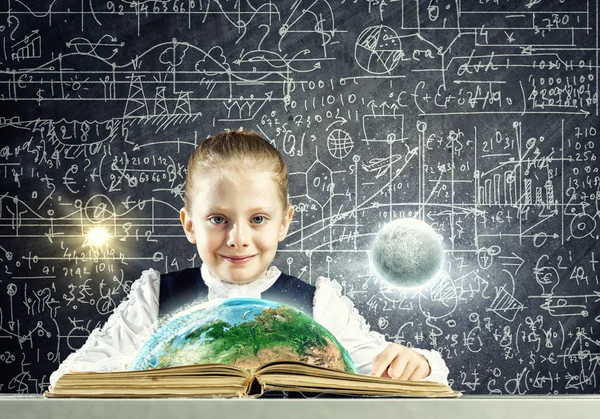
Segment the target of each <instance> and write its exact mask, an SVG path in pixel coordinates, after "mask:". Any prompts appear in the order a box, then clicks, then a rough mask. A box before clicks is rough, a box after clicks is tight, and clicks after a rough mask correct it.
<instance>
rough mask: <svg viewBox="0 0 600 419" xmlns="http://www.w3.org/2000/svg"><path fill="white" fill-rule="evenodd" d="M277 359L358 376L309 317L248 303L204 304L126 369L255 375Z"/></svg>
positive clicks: (344, 354) (289, 309)
mask: <svg viewBox="0 0 600 419" xmlns="http://www.w3.org/2000/svg"><path fill="white" fill-rule="evenodd" d="M281 360H286V361H302V362H306V363H308V364H311V365H317V366H322V367H326V368H332V369H337V370H342V371H348V372H356V369H355V367H354V364H353V362H352V360H351V358H350V356H349V355H348V352H347V351H346V349H345V348H344V347H343V346H342V345H341V344H340V343H339V342H338V341H337V340H336V338H335V337H334V336H333V335H332V334H331V332H329V331H328V330H327V329H326V328H324V327H323V326H321V325H320V324H319V323H317V322H315V321H314V320H313V319H312V318H311V317H310V316H308V315H306V314H304V313H302V312H301V311H299V310H296V309H294V308H292V307H289V306H286V305H283V304H279V303H276V302H273V301H267V300H258V299H251V298H235V299H228V300H223V301H222V302H220V303H218V304H214V303H207V304H203V305H201V306H199V309H198V310H195V311H193V312H192V313H191V314H185V315H182V316H180V317H176V318H174V319H173V320H171V321H170V322H169V323H167V324H166V325H164V326H163V327H162V328H160V329H159V330H158V331H157V332H155V334H154V335H153V337H152V338H151V339H150V340H149V341H148V342H147V343H146V345H145V346H144V348H142V350H141V351H140V353H139V354H138V356H137V357H136V360H134V363H133V364H132V367H131V368H130V369H148V368H166V367H172V366H178V365H189V364H205V363H223V364H233V365H236V366H239V367H241V368H244V369H248V370H254V369H256V368H257V367H259V366H260V365H262V364H264V363H266V362H270V361H281Z"/></svg>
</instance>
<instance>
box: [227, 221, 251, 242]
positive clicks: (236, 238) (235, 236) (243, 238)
mask: <svg viewBox="0 0 600 419" xmlns="http://www.w3.org/2000/svg"><path fill="white" fill-rule="evenodd" d="M248 236H249V235H248V227H247V226H245V225H242V224H241V223H235V224H234V225H233V226H232V227H231V230H229V236H228V237H227V246H229V247H238V248H241V247H247V246H248Z"/></svg>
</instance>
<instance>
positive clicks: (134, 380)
mask: <svg viewBox="0 0 600 419" xmlns="http://www.w3.org/2000/svg"><path fill="white" fill-rule="evenodd" d="M269 392H300V393H310V394H315V393H316V394H325V395H326V394H331V395H347V396H380V397H459V396H460V395H461V393H459V392H455V391H453V390H452V389H451V388H450V387H448V386H447V385H444V384H440V383H435V382H429V381H402V380H394V379H391V378H380V377H372V376H367V375H361V374H354V373H349V372H344V371H339V370H334V369H328V368H323V367H318V366H314V365H309V364H306V363H303V362H298V361H275V362H270V363H267V364H264V365H262V366H260V367H259V368H257V369H255V370H254V371H252V372H251V371H248V370H244V369H242V368H238V367H236V366H234V365H229V364H195V365H185V366H178V367H169V368H159V369H150V370H141V371H123V372H71V373H67V374H65V375H63V376H62V377H60V378H59V380H58V381H57V383H56V385H55V386H54V387H52V388H50V389H49V390H48V391H47V392H46V393H45V396H46V397H77V398H135V397H223V398H241V397H250V398H256V397H261V396H263V395H268V393H269Z"/></svg>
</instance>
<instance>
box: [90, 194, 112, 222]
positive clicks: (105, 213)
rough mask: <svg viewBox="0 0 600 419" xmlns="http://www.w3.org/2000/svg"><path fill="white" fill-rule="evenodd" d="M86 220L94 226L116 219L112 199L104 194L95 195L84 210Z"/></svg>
mask: <svg viewBox="0 0 600 419" xmlns="http://www.w3.org/2000/svg"><path fill="white" fill-rule="evenodd" d="M83 212H84V213H85V216H86V218H87V219H88V220H89V221H90V222H91V223H93V224H99V223H102V222H105V221H107V220H110V219H112V218H114V217H115V215H116V214H115V205H114V204H113V202H112V201H111V199H110V198H109V197H108V196H106V195H102V194H98V195H94V196H92V197H91V198H90V199H88V201H87V202H86V203H85V207H84V208H83Z"/></svg>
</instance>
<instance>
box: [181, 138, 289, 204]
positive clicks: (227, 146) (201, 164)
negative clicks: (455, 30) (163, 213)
mask: <svg viewBox="0 0 600 419" xmlns="http://www.w3.org/2000/svg"><path fill="white" fill-rule="evenodd" d="M247 170H260V171H264V172H270V173H272V174H273V180H274V181H275V183H276V184H277V186H278V187H279V196H280V198H281V202H282V204H283V209H284V211H286V210H287V209H288V207H289V206H290V204H289V202H288V191H289V187H288V169H287V166H286V164H285V161H284V160H283V157H281V154H280V153H279V151H278V150H277V149H276V148H275V147H274V146H272V145H271V144H270V143H269V142H267V141H266V140H265V139H264V138H262V137H261V136H260V135H258V134H257V133H256V132H254V131H243V130H240V131H225V132H221V133H219V134H217V135H214V136H212V137H208V138H207V139H206V140H204V141H203V142H202V143H200V145H199V146H198V147H197V148H196V150H194V152H192V154H191V156H190V159H189V161H188V171H187V177H186V182H185V209H186V210H187V211H188V212H190V210H191V207H192V199H193V198H192V197H193V191H194V184H195V181H196V180H197V179H199V178H200V176H202V172H205V173H207V172H209V171H210V172H216V173H217V174H218V175H220V176H222V177H225V176H227V175H228V174H230V173H231V171H235V172H238V173H239V174H241V175H244V171H247Z"/></svg>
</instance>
